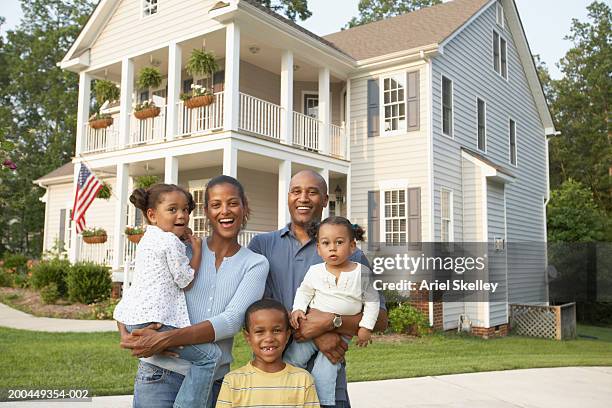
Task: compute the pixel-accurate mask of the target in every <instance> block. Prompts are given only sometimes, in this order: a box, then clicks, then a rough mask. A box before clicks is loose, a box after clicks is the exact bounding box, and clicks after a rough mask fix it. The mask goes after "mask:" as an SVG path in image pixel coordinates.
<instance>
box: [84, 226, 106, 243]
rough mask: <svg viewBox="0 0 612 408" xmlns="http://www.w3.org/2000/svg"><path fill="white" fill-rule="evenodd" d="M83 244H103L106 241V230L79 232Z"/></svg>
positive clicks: (95, 229) (91, 229) (97, 229)
mask: <svg viewBox="0 0 612 408" xmlns="http://www.w3.org/2000/svg"><path fill="white" fill-rule="evenodd" d="M81 236H82V237H83V242H85V243H87V244H103V243H105V242H106V240H107V238H108V237H107V235H106V230H105V229H104V228H88V229H85V230H83V231H82V232H81Z"/></svg>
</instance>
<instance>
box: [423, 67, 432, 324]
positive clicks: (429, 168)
mask: <svg viewBox="0 0 612 408" xmlns="http://www.w3.org/2000/svg"><path fill="white" fill-rule="evenodd" d="M427 75H428V76H429V78H428V80H429V89H428V91H429V95H428V98H429V100H428V102H427V106H428V109H429V111H430V112H432V113H433V62H432V60H428V61H427ZM419 104H420V102H419ZM432 113H430V114H429V115H428V116H429V129H428V132H427V137H428V138H429V143H427V174H428V178H429V180H428V182H429V191H428V195H429V208H434V202H435V201H434V200H435V192H434V167H433V162H434V128H433V114H432ZM432 212H433V211H431V210H430V211H429V241H433V240H434V239H435V235H436V221H435V219H434V217H433V214H432ZM423 241H425V240H423ZM432 313H433V312H432ZM431 322H432V324H433V317H432V320H431Z"/></svg>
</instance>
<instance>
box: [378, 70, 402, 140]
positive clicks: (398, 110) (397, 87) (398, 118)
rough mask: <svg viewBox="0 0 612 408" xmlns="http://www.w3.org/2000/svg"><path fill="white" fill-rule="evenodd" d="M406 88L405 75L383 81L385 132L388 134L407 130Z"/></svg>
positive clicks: (394, 76)
mask: <svg viewBox="0 0 612 408" xmlns="http://www.w3.org/2000/svg"><path fill="white" fill-rule="evenodd" d="M405 87H406V80H405V76H404V75H393V76H391V77H387V78H384V79H383V104H382V107H383V117H384V127H383V130H384V131H385V132H386V133H393V132H395V131H398V130H403V129H404V130H405V129H406V104H405Z"/></svg>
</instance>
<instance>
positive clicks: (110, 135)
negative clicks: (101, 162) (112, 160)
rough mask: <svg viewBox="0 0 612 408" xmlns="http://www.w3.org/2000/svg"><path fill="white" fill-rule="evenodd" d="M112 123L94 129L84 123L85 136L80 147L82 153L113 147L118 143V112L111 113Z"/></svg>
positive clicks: (101, 150)
mask: <svg viewBox="0 0 612 408" xmlns="http://www.w3.org/2000/svg"><path fill="white" fill-rule="evenodd" d="M112 118H113V124H112V125H110V126H109V127H106V128H102V129H94V128H92V127H91V126H90V124H89V123H86V124H85V138H84V140H83V146H82V147H81V149H82V151H83V153H95V152H103V151H106V150H111V149H114V148H115V147H116V146H117V145H118V143H119V114H118V113H117V114H114V115H112Z"/></svg>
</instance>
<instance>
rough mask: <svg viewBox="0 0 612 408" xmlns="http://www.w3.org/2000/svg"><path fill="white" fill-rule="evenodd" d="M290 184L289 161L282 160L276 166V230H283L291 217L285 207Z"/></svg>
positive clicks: (287, 208)
mask: <svg viewBox="0 0 612 408" xmlns="http://www.w3.org/2000/svg"><path fill="white" fill-rule="evenodd" d="M290 183H291V161H290V160H283V161H281V162H280V163H279V164H278V204H277V213H278V228H283V227H284V226H285V225H287V223H288V222H289V220H290V219H291V216H290V215H289V207H287V196H288V195H289V184H290Z"/></svg>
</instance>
